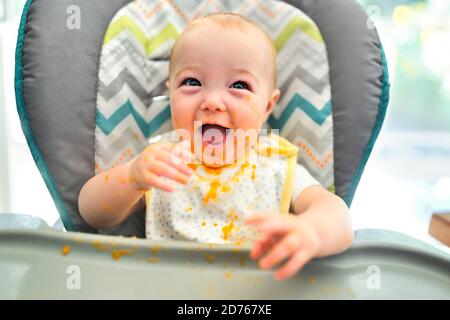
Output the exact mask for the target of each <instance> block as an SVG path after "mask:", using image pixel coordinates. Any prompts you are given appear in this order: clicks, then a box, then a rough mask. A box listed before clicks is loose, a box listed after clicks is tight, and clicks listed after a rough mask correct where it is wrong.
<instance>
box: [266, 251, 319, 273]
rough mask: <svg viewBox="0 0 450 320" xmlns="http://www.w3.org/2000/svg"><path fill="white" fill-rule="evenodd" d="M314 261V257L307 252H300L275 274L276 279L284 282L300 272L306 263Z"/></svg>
mask: <svg viewBox="0 0 450 320" xmlns="http://www.w3.org/2000/svg"><path fill="white" fill-rule="evenodd" d="M311 259H312V255H311V254H310V253H309V252H308V251H305V250H300V251H298V252H297V253H296V254H295V255H294V256H293V257H292V258H291V259H289V261H288V262H286V264H285V265H284V266H283V267H281V268H280V269H278V270H277V271H276V273H275V279H277V280H284V279H287V278H289V277H291V276H293V275H294V274H296V273H297V272H298V271H300V270H301V269H302V268H303V267H304V266H305V264H306V263H308V262H309V261H310V260H311Z"/></svg>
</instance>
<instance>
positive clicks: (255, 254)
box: [250, 234, 278, 259]
mask: <svg viewBox="0 0 450 320" xmlns="http://www.w3.org/2000/svg"><path fill="white" fill-rule="evenodd" d="M277 241H278V238H277V237H274V236H273V235H272V234H266V235H263V236H262V237H261V238H259V239H258V240H256V241H255V243H254V244H253V248H252V250H251V252H250V257H251V258H252V259H258V258H259V257H260V256H261V255H262V254H263V253H264V252H267V251H269V250H270V249H271V248H272V247H273V246H274V245H275V243H276V242H277Z"/></svg>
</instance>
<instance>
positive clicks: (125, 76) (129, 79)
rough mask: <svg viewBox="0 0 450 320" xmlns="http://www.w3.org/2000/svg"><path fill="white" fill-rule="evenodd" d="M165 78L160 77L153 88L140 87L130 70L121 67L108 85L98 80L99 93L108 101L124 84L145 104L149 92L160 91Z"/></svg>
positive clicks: (149, 94)
mask: <svg viewBox="0 0 450 320" xmlns="http://www.w3.org/2000/svg"><path fill="white" fill-rule="evenodd" d="M165 80H166V79H165V78H163V79H161V81H160V82H158V83H157V85H156V86H154V87H153V88H144V87H142V85H141V83H140V82H139V81H138V80H136V78H135V77H134V76H133V74H131V72H130V71H129V70H128V69H127V68H125V69H123V70H122V71H121V72H120V74H119V76H118V77H117V78H116V79H114V80H113V81H112V82H111V83H110V84H109V85H108V86H106V85H105V84H104V83H103V81H101V80H99V89H98V90H99V91H98V93H99V95H100V96H101V97H102V98H103V99H104V100H105V101H109V100H110V99H111V98H113V97H114V96H115V95H116V94H117V93H118V92H119V91H120V90H121V89H122V87H123V86H124V85H125V83H126V84H128V86H129V87H130V89H132V90H133V92H134V93H135V94H136V96H137V97H139V99H141V100H142V102H143V103H145V105H148V104H149V103H150V98H151V93H152V92H153V91H155V90H156V91H160V90H161V86H162V85H164V82H165Z"/></svg>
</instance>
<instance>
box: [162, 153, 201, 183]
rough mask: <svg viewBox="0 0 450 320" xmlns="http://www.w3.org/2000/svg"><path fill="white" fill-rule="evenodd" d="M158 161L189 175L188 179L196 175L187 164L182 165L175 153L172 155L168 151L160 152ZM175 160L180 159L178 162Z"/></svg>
mask: <svg viewBox="0 0 450 320" xmlns="http://www.w3.org/2000/svg"><path fill="white" fill-rule="evenodd" d="M156 159H158V160H160V161H162V162H165V163H166V164H168V165H169V166H171V167H173V168H175V169H177V170H178V171H180V173H182V174H184V175H187V176H188V177H189V176H191V175H192V174H193V173H194V171H192V169H191V168H189V167H188V166H187V165H186V164H184V163H182V161H181V160H180V159H179V158H178V157H177V156H175V155H174V154H173V153H170V152H168V151H166V150H164V151H162V152H160V153H159V154H158V155H157V156H156ZM175 159H178V160H176V161H175Z"/></svg>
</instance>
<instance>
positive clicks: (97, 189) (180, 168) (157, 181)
mask: <svg viewBox="0 0 450 320" xmlns="http://www.w3.org/2000/svg"><path fill="white" fill-rule="evenodd" d="M191 159H192V154H191V152H190V150H188V149H187V146H186V144H180V145H178V146H174V145H172V144H152V145H149V146H148V147H147V148H146V149H145V150H144V151H143V152H142V153H141V154H139V155H138V156H137V157H136V158H134V159H132V160H130V161H129V162H127V163H125V164H122V165H119V166H117V167H115V168H113V169H111V170H108V171H107V172H104V173H101V174H98V175H96V176H94V177H92V178H91V179H89V180H88V181H87V182H86V183H85V184H84V186H83V188H82V189H81V191H80V194H79V197H78V207H79V210H80V214H81V216H82V217H83V219H84V220H85V221H86V222H87V223H88V224H89V225H90V226H92V227H94V228H102V229H103V228H110V227H113V226H115V225H117V224H119V223H120V222H122V221H123V220H125V219H126V218H127V217H128V215H130V214H131V213H132V212H134V211H135V210H136V209H137V208H138V207H140V206H142V205H143V204H142V201H139V200H140V199H142V197H143V195H144V193H145V192H146V191H148V190H149V189H151V188H153V187H156V188H159V189H162V190H164V191H167V192H171V191H173V190H175V186H174V185H173V184H172V183H170V182H167V181H164V180H162V179H161V177H167V178H169V179H171V180H174V181H177V182H179V183H183V184H185V183H187V181H188V179H189V177H190V175H191V174H192V170H191V169H190V168H189V167H188V166H187V165H186V164H185V163H187V162H188V161H189V160H191Z"/></svg>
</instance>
